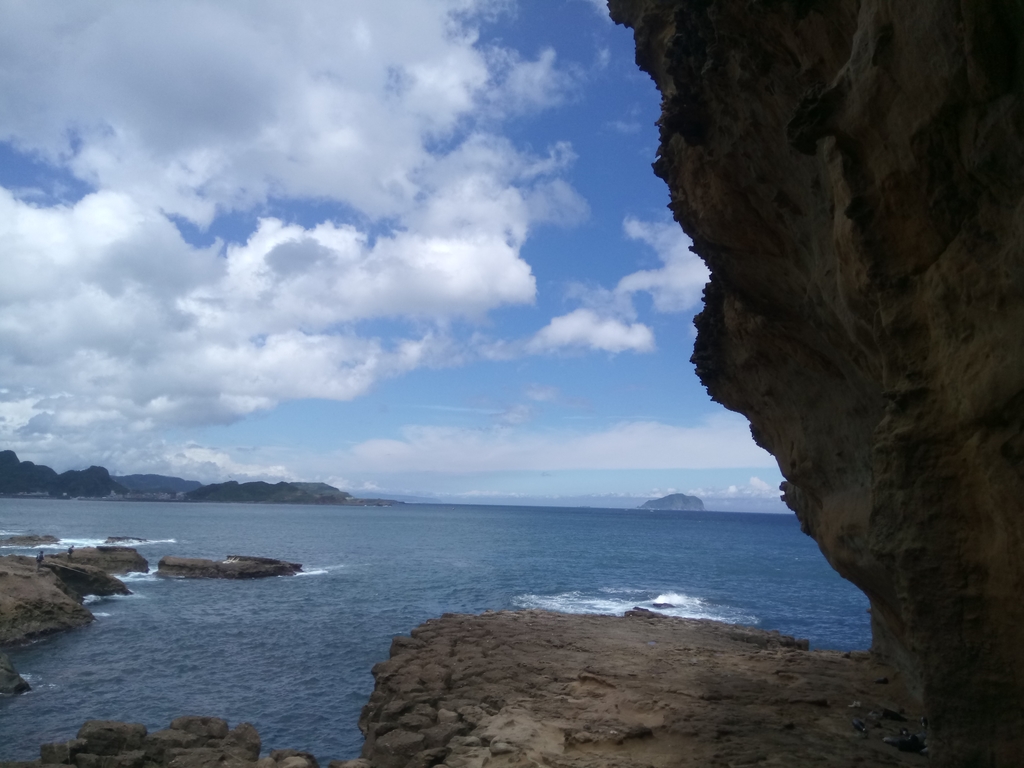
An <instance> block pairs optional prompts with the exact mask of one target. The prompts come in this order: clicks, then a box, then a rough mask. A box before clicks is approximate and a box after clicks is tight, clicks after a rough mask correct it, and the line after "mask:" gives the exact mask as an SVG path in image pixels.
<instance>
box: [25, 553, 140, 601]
mask: <svg viewBox="0 0 1024 768" xmlns="http://www.w3.org/2000/svg"><path fill="white" fill-rule="evenodd" d="M42 567H43V568H46V569H48V570H50V571H51V572H53V574H54V575H55V576H57V578H58V579H60V580H61V581H63V582H64V583H65V584H66V585H67V586H68V587H69V588H70V589H71V590H72V591H73V592H75V593H76V594H78V595H80V596H82V597H85V596H86V595H97V596H99V597H105V596H108V595H130V594H131V590H130V589H128V587H126V586H125V585H124V582H123V581H121V580H120V579H118V578H116V577H115V576H111V575H109V574H108V573H107V572H106V571H103V570H100V569H99V568H96V567H95V566H92V565H86V564H85V563H79V562H77V561H76V562H74V563H71V564H68V563H67V561H64V562H61V561H59V560H56V559H54V558H53V557H49V558H45V559H44V560H43V563H42Z"/></svg>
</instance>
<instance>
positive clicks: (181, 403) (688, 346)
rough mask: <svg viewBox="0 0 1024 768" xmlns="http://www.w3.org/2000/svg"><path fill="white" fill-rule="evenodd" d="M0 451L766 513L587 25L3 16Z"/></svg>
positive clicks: (768, 466)
mask: <svg viewBox="0 0 1024 768" xmlns="http://www.w3.org/2000/svg"><path fill="white" fill-rule="evenodd" d="M3 5H4V6H5V8H4V16H5V19H7V20H8V22H7V23H5V25H4V28H3V29H2V30H0V186H2V190H0V230H2V236H3V240H2V242H4V243H5V246H4V249H3V252H2V253H0V259H2V260H3V262H4V272H5V275H6V278H5V286H4V287H3V288H0V301H2V302H3V305H4V309H3V312H2V313H0V389H2V391H0V438H2V440H3V443H4V444H5V445H6V446H8V447H11V448H13V449H14V450H16V451H17V452H18V453H19V455H21V456H22V457H23V458H29V459H32V460H34V461H39V462H43V463H49V464H51V465H53V466H55V467H57V468H59V469H64V468H71V467H78V466H83V465H87V464H89V463H102V464H104V465H105V466H107V467H109V468H110V469H111V470H113V471H115V472H120V473H132V472H159V473H164V474H174V475H179V476H184V477H194V478H197V479H200V480H204V481H215V480H223V479H227V478H235V479H239V480H244V479H255V478H260V479H269V480H273V479H296V480H299V479H301V480H325V481H327V482H332V483H334V484H336V485H339V486H341V487H344V488H346V489H350V490H353V491H355V492H357V493H383V492H390V493H394V494H407V495H418V496H437V497H439V498H445V499H447V500H453V501H459V500H465V501H491V502H507V501H519V502H522V503H583V504H594V505H625V506H631V505H635V504H636V503H637V500H641V499H643V498H647V497H651V496H654V495H661V494H663V493H668V492H675V491H682V492H697V493H699V494H700V495H702V496H703V497H704V498H705V499H706V500H708V501H709V506H712V507H717V508H723V509H725V508H728V509H736V508H747V509H755V508H756V509H774V510H780V511H781V509H782V507H781V505H780V504H779V502H778V501H777V498H778V492H777V490H776V489H777V487H778V483H779V482H780V480H781V477H780V475H779V472H778V469H777V467H776V465H775V462H774V460H773V459H772V458H771V457H770V456H768V455H767V454H766V453H764V452H763V451H761V450H760V449H759V448H757V447H756V446H755V445H754V444H753V442H752V441H751V439H750V437H749V431H748V429H747V426H746V422H745V420H744V419H743V418H741V417H739V416H737V415H735V414H730V413H729V412H727V411H725V410H724V409H722V408H721V407H720V406H718V405H716V404H714V403H712V402H711V401H710V400H709V398H708V396H707V394H706V393H705V391H704V389H703V387H702V386H701V385H700V383H699V381H698V380H697V379H696V377H695V375H694V373H693V368H692V365H691V364H690V363H689V357H690V354H691V352H692V346H693V336H694V332H693V326H692V317H693V315H694V314H695V313H696V312H697V311H699V303H700V302H699V298H700V289H701V286H702V285H703V282H704V281H705V279H706V271H705V270H704V268H703V265H702V264H701V263H700V262H699V260H697V259H696V257H695V256H694V255H693V254H692V253H690V252H689V251H688V245H689V242H688V240H686V238H685V236H684V235H683V234H682V232H681V230H680V229H679V228H678V226H676V225H675V224H674V223H673V222H672V221H671V218H670V217H669V215H668V211H667V209H666V203H667V202H668V193H667V190H666V188H665V186H664V184H663V183H662V182H661V181H660V180H659V179H657V178H656V177H655V176H654V174H653V172H652V171H651V167H650V166H651V162H652V161H653V159H654V156H655V152H656V149H657V129H656V127H655V125H654V122H655V120H656V119H657V117H658V113H659V109H658V105H659V97H658V94H657V92H656V90H655V88H654V86H653V84H652V83H651V81H650V79H649V78H648V77H647V75H645V74H643V73H641V72H640V71H639V70H638V69H637V68H636V66H635V64H634V62H633V47H632V36H631V34H630V33H629V31H627V30H625V29H623V28H620V27H616V26H614V25H613V24H612V23H611V22H610V21H609V20H608V19H607V18H606V13H605V12H604V11H603V9H602V4H601V3H600V2H598V1H597V0H593V1H591V0H546V1H544V2H541V1H539V0H530V1H527V0H520V1H519V2H513V1H512V0H501V1H495V0H448V1H442V0H438V1H436V2H429V3H428V2H422V1H416V0H390V1H389V2H381V1H380V0H376V1H374V2H371V1H370V0H366V1H365V2H359V1H358V0H353V2H348V3H335V2H329V1H328V0H307V2H302V3H297V4H289V3H280V2H269V1H268V2H258V1H256V0H251V1H250V0H246V1H245V2H242V0H239V1H238V2H223V3H217V4H208V3H199V2H189V0H173V1H172V0H162V1H161V0H155V1H154V2H151V3H146V4H137V3H132V2H127V1H125V2H98V1H97V2H81V3H76V4H73V5H68V4H66V3H62V2H49V1H47V0H41V1H40V2H37V3H31V4H24V3H14V2H3Z"/></svg>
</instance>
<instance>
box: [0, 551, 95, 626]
mask: <svg viewBox="0 0 1024 768" xmlns="http://www.w3.org/2000/svg"><path fill="white" fill-rule="evenodd" d="M80 603H81V596H80V595H79V594H78V593H76V592H74V591H73V590H72V589H71V588H70V587H68V586H67V585H66V584H65V583H64V582H63V581H61V579H59V578H58V577H57V576H56V575H55V574H54V572H53V571H51V570H50V569H48V568H45V567H44V568H40V569H38V570H37V569H36V564H35V561H34V560H33V559H32V558H30V557H18V556H14V555H11V556H8V557H0V646H4V645H15V644H18V643H24V642H26V641H29V640H34V639H35V638H38V637H42V636H44V635H48V634H51V633H53V632H60V631H63V630H67V629H75V628H77V627H82V626H85V625H86V624H88V623H90V622H91V621H92V620H93V615H92V614H91V613H90V612H89V611H88V610H86V609H85V608H84V607H82V605H80Z"/></svg>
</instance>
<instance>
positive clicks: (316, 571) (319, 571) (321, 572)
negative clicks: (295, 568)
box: [295, 565, 345, 576]
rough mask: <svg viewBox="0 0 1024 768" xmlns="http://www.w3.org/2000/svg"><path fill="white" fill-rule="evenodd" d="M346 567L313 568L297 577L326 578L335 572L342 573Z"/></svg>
mask: <svg viewBox="0 0 1024 768" xmlns="http://www.w3.org/2000/svg"><path fill="white" fill-rule="evenodd" d="M344 567H345V566H344V565H325V566H323V567H322V568H313V569H312V570H309V571H299V572H298V573H296V574H295V575H296V576H326V575H327V574H329V573H332V572H333V571H340V570H341V569H342V568H344Z"/></svg>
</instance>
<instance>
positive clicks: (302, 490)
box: [185, 480, 402, 506]
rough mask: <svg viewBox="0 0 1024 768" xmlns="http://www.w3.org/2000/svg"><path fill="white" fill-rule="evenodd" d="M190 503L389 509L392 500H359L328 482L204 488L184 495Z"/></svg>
mask: <svg viewBox="0 0 1024 768" xmlns="http://www.w3.org/2000/svg"><path fill="white" fill-rule="evenodd" d="M185 498H187V499H189V500H190V501H217V502H232V501H233V502H246V503H248V504H340V505H346V506H390V505H391V504H401V503H402V502H400V501H398V502H396V501H393V500H391V499H356V498H353V497H352V495H351V494H349V493H345V491H340V490H338V489H337V488H335V487H334V486H333V485H327V483H284V482H281V483H275V484H273V485H271V484H270V483H264V482H262V481H256V482H253V483H238V482H236V481H235V480H231V481H229V482H226V483H214V484H212V485H204V486H203V487H202V488H197V489H196V490H194V491H189V492H188V493H187V494H185Z"/></svg>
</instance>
